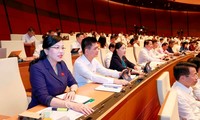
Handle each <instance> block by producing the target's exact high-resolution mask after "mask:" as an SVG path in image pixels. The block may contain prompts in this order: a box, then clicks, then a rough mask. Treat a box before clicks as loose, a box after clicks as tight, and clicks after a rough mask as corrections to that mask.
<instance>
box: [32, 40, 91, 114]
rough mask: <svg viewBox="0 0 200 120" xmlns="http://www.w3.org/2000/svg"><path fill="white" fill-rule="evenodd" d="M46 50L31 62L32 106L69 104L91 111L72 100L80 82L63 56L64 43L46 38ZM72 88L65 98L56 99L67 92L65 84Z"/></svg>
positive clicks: (79, 110) (76, 109)
mask: <svg viewBox="0 0 200 120" xmlns="http://www.w3.org/2000/svg"><path fill="white" fill-rule="evenodd" d="M42 48H43V50H41V52H40V57H39V58H38V59H36V60H34V61H32V62H31V64H30V82H31V86H32V100H31V102H30V104H29V108H32V107H34V106H36V105H39V104H42V105H45V106H51V107H62V108H63V107H66V108H71V109H72V110H75V111H78V112H82V113H84V114H90V113H92V112H93V109H91V108H90V107H88V106H87V105H84V104H79V103H74V102H71V100H72V99H74V97H75V93H76V91H77V88H78V86H77V82H76V80H75V79H74V78H73V76H72V74H71V72H70V71H69V70H68V68H67V66H66V64H65V63H64V61H62V57H63V54H64V50H63V49H64V45H63V42H62V40H61V38H59V37H57V36H54V37H51V36H48V37H46V38H45V39H44V40H43V45H42ZM67 86H68V87H69V88H70V91H69V92H68V93H67V94H66V96H65V98H64V99H59V98H56V96H57V95H59V94H62V93H64V92H65V90H66V87H67Z"/></svg>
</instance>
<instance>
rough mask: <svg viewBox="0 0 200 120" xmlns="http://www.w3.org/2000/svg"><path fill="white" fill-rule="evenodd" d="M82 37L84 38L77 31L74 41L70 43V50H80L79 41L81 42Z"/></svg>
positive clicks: (79, 51)
mask: <svg viewBox="0 0 200 120" xmlns="http://www.w3.org/2000/svg"><path fill="white" fill-rule="evenodd" d="M83 38H84V36H83V34H82V33H77V34H76V41H75V42H73V43H72V44H71V50H72V49H77V48H79V50H78V53H81V52H82V49H81V42H82V40H83Z"/></svg>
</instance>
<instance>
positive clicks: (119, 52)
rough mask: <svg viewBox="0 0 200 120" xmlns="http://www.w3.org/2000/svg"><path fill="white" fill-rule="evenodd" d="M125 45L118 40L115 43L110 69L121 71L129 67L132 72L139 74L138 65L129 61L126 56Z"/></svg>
mask: <svg viewBox="0 0 200 120" xmlns="http://www.w3.org/2000/svg"><path fill="white" fill-rule="evenodd" d="M125 54H126V46H125V44H124V43H122V42H118V43H116V44H115V50H114V52H113V55H112V58H111V61H110V67H109V68H110V69H113V70H117V71H122V70H124V69H127V68H131V69H133V70H132V73H134V74H140V71H139V70H140V67H139V66H137V65H135V64H133V63H132V62H130V61H129V60H128V59H127V58H126V56H125Z"/></svg>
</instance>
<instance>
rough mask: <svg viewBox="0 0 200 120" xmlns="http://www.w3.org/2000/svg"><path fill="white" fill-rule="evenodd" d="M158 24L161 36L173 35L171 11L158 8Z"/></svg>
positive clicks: (158, 32) (158, 31)
mask: <svg viewBox="0 0 200 120" xmlns="http://www.w3.org/2000/svg"><path fill="white" fill-rule="evenodd" d="M156 24H157V25H156V26H157V34H158V35H159V36H171V19H170V11H167V10H156Z"/></svg>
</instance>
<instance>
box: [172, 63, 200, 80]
mask: <svg viewBox="0 0 200 120" xmlns="http://www.w3.org/2000/svg"><path fill="white" fill-rule="evenodd" d="M189 67H193V68H195V69H196V67H197V66H196V65H195V64H194V63H190V62H179V63H178V64H176V65H175V66H174V68H173V70H174V77H175V79H176V80H177V81H179V78H180V77H181V76H182V75H189V74H190V71H189Z"/></svg>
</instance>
